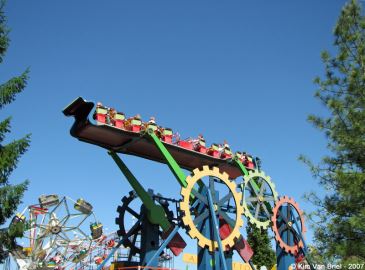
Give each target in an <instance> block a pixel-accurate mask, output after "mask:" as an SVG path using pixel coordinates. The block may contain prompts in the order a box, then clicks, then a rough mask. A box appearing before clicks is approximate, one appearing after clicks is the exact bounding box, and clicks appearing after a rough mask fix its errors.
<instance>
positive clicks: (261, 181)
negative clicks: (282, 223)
mask: <svg viewBox="0 0 365 270" xmlns="http://www.w3.org/2000/svg"><path fill="white" fill-rule="evenodd" d="M243 179H244V182H243V183H242V184H241V188H242V195H243V196H242V206H243V208H244V215H245V216H246V217H247V218H248V220H249V222H250V223H252V224H255V225H256V227H258V228H260V227H261V228H262V229H267V228H268V227H269V226H270V223H271V216H272V207H273V204H274V203H275V202H276V201H277V200H278V193H277V192H276V190H275V184H274V183H273V182H272V181H271V178H270V176H266V175H265V173H264V172H263V171H258V170H255V171H250V172H249V173H248V174H247V175H245V176H243ZM267 187H268V188H267ZM265 189H267V190H266V191H268V192H269V195H268V194H267V193H265ZM245 191H249V192H250V193H251V196H250V197H248V196H246V195H247V194H245ZM252 210H254V213H252ZM260 214H261V215H260ZM259 216H261V217H259ZM262 216H265V218H262Z"/></svg>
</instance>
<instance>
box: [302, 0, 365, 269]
mask: <svg viewBox="0 0 365 270" xmlns="http://www.w3.org/2000/svg"><path fill="white" fill-rule="evenodd" d="M334 47H335V48H334V50H333V53H332V54H330V53H329V52H327V51H325V52H322V60H323V63H324V66H325V74H324V76H323V77H322V78H320V77H317V78H316V79H315V83H316V84H317V85H318V90H317V91H316V93H315V97H316V98H318V99H319V100H320V101H321V103H322V104H324V106H325V107H326V108H327V109H328V115H327V116H315V115H310V116H309V117H308V120H309V121H310V122H311V123H312V124H313V125H314V127H316V128H317V129H319V130H320V131H322V132H323V133H324V134H325V136H326V139H327V141H328V143H327V147H328V149H329V154H327V155H326V156H324V157H323V159H322V161H321V162H320V163H319V164H313V163H312V162H311V161H309V160H308V159H306V158H304V157H301V159H302V160H303V161H304V162H305V163H307V164H308V165H309V168H310V169H311V172H312V174H313V175H314V177H315V178H316V179H318V181H319V185H320V186H321V187H323V189H324V190H325V194H324V195H323V196H319V195H318V194H317V193H315V192H312V193H310V194H307V195H306V196H307V198H308V199H309V200H310V201H311V202H313V203H314V205H315V206H316V211H315V212H313V213H311V215H310V217H311V219H312V221H313V224H314V229H315V235H314V236H315V243H317V248H318V251H319V254H321V255H322V256H323V258H324V259H325V260H328V261H341V262H343V263H346V262H364V261H365V192H364V191H365V110H364V109H365V17H364V15H363V13H362V10H361V5H360V4H359V3H358V2H357V1H356V0H351V1H349V2H348V3H346V4H345V6H344V7H343V9H342V11H341V14H340V16H339V18H338V21H337V24H336V26H335V28H334Z"/></svg>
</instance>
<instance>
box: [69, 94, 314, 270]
mask: <svg viewBox="0 0 365 270" xmlns="http://www.w3.org/2000/svg"><path fill="white" fill-rule="evenodd" d="M93 108H94V103H93V102H89V101H85V100H84V99H83V98H81V97H79V98H77V99H76V100H74V101H73V102H72V103H71V104H70V105H68V106H67V107H66V108H65V109H64V111H63V113H64V114H65V115H66V116H73V117H74V118H75V123H74V124H73V126H72V128H71V131H70V133H71V135H72V136H74V137H76V138H77V139H79V140H80V141H84V142H87V143H90V144H94V145H97V146H100V147H102V148H104V149H106V150H107V151H108V153H109V155H110V156H111V157H112V159H113V160H114V162H115V163H116V165H117V166H118V168H119V169H120V170H121V172H122V173H123V175H124V176H125V178H126V180H127V181H128V182H129V184H130V185H131V187H132V188H133V191H132V192H130V193H129V195H128V196H125V197H123V199H122V205H120V206H119V207H118V208H117V212H118V216H117V218H116V224H118V225H119V231H118V235H119V236H120V237H121V240H120V244H123V245H125V246H128V247H130V249H131V254H132V255H133V254H139V258H140V260H139V261H137V262H132V261H131V260H130V259H129V258H127V259H126V260H124V261H121V262H118V267H130V266H135V267H138V266H143V267H146V266H148V267H157V266H158V258H159V257H160V256H161V254H163V250H164V249H165V248H166V247H167V248H168V249H170V250H171V252H172V254H173V255H174V256H177V255H179V254H180V253H181V252H182V251H183V249H184V248H185V246H186V243H185V241H184V240H183V238H182V237H181V235H180V234H179V232H178V231H179V229H180V228H183V229H185V231H186V233H187V234H188V235H189V236H190V237H191V238H193V239H196V240H197V254H198V269H199V270H201V269H231V268H232V254H233V252H234V251H236V252H237V254H238V255H239V256H240V257H241V258H242V260H243V261H244V262H247V263H249V264H250V265H251V267H252V268H253V269H254V268H255V267H254V265H253V264H252V262H251V258H252V256H253V254H254V250H252V249H251V247H250V246H249V244H248V242H247V241H246V240H245V239H244V237H243V236H242V235H241V232H240V229H241V228H242V226H243V216H245V217H246V218H247V220H248V222H251V223H252V224H254V225H255V226H257V227H259V228H263V229H267V228H269V227H271V229H272V231H273V233H274V236H275V239H276V242H277V245H276V246H277V248H276V255H277V269H280V270H287V269H288V267H289V266H290V265H292V264H293V263H298V262H300V261H303V260H307V261H308V258H306V254H307V247H306V245H305V241H304V234H305V231H306V228H305V225H304V219H303V212H302V211H301V210H300V209H299V207H298V205H297V203H296V202H294V200H293V199H291V198H289V197H287V196H283V197H279V196H278V193H277V192H276V187H275V185H274V183H273V182H272V180H271V178H270V177H269V176H267V175H266V174H265V173H264V172H263V171H262V168H261V162H260V159H258V158H253V157H252V156H250V155H248V154H247V153H245V152H236V153H233V152H232V151H231V149H230V147H229V145H228V144H227V143H226V142H225V143H224V145H219V144H212V145H211V146H210V147H207V146H206V142H205V139H204V138H203V136H202V135H199V137H198V138H197V139H195V140H194V139H189V140H181V139H180V138H179V137H178V136H176V135H174V134H173V131H172V130H171V129H170V128H165V127H160V126H158V125H157V124H156V123H155V119H154V117H151V118H150V121H148V122H143V121H142V119H141V117H140V116H139V115H136V116H134V117H130V118H126V117H125V115H124V113H121V112H118V111H116V110H115V109H112V108H107V107H105V106H103V105H102V104H101V103H97V105H96V108H95V111H94V113H93V115H92V117H93V119H94V120H95V122H94V123H93V121H92V120H90V119H89V115H90V114H91V112H92V110H93ZM118 154H119V155H118ZM120 154H126V155H134V156H138V157H141V158H145V159H149V160H153V161H157V162H161V163H164V164H167V165H168V167H169V169H170V170H171V172H172V174H173V175H174V177H175V178H176V180H177V183H178V184H179V185H180V186H181V192H180V196H178V197H177V198H175V199H171V198H165V197H163V196H162V195H160V194H155V193H154V192H153V191H151V190H146V189H145V188H144V187H143V185H142V184H141V182H140V181H138V180H137V179H136V177H135V176H134V175H133V173H132V172H131V171H130V170H129V168H128V167H127V166H126V164H125V163H124V162H123V161H122V159H121V157H120ZM183 169H185V170H187V171H189V172H190V174H189V175H186V174H185V173H184V171H183ZM137 198H138V199H139V200H140V202H141V206H140V208H135V209H132V208H131V207H129V204H130V202H131V201H133V200H136V199H137ZM170 204H174V205H175V207H176V208H177V211H176V212H175V213H176V214H175V215H174V212H173V211H171V210H170V207H171V206H170ZM127 212H129V213H131V214H132V215H134V216H135V218H136V219H137V222H136V223H135V225H134V226H133V227H132V228H131V229H130V230H128V231H127V230H126V229H125V220H124V215H125V213H127ZM137 235H140V237H141V239H140V241H141V244H140V247H136V245H135V241H136V237H137ZM107 259H108V258H106V259H105V262H106V261H107ZM309 263H310V262H309ZM102 265H103V264H101V267H102ZM121 269H122V268H121ZM128 269H130V268H128ZM136 269H137V268H136Z"/></svg>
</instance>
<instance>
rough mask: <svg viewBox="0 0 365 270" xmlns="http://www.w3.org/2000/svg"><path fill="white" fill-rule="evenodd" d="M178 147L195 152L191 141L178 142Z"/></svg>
mask: <svg viewBox="0 0 365 270" xmlns="http://www.w3.org/2000/svg"><path fill="white" fill-rule="evenodd" d="M177 145H178V146H180V147H182V148H185V149H189V150H193V149H194V147H193V143H192V142H191V141H183V140H180V141H178V142H177Z"/></svg>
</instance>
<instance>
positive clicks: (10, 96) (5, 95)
mask: <svg viewBox="0 0 365 270" xmlns="http://www.w3.org/2000/svg"><path fill="white" fill-rule="evenodd" d="M4 5H5V1H3V0H2V1H0V63H2V62H3V59H4V56H5V53H6V50H7V48H8V46H9V42H10V40H9V36H8V35H9V29H8V27H7V26H6V17H5V15H4ZM27 79H28V70H26V71H25V72H23V74H21V75H20V76H18V77H14V78H11V79H10V80H8V81H7V82H5V83H3V84H1V85H0V109H2V108H4V106H5V105H7V104H9V103H11V102H13V101H14V100H15V97H16V95H17V94H18V93H20V92H22V91H23V90H24V88H25V86H26V83H27ZM10 122H11V117H7V118H5V120H3V121H1V122H0V225H3V224H5V222H6V221H7V220H8V219H9V218H10V217H11V216H13V215H14V212H15V211H16V209H17V207H18V205H19V203H21V199H22V197H23V193H24V191H25V190H26V189H27V186H28V181H24V182H23V183H21V184H17V185H11V184H10V183H9V177H10V175H11V173H12V172H13V171H14V169H15V168H16V167H17V165H18V162H19V159H20V157H21V156H22V155H23V154H24V153H25V152H26V150H27V149H28V147H29V143H30V135H29V134H28V135H26V136H25V137H23V138H21V139H19V140H13V141H11V142H8V143H5V142H4V139H5V135H6V134H7V133H9V132H10ZM21 233H22V232H21V226H13V227H11V228H10V229H4V228H3V229H1V230H0V263H2V262H3V261H4V259H5V258H6V257H7V255H8V254H7V253H8V250H11V249H12V248H14V247H15V246H16V243H15V240H14V237H15V236H18V235H19V234H21Z"/></svg>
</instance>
